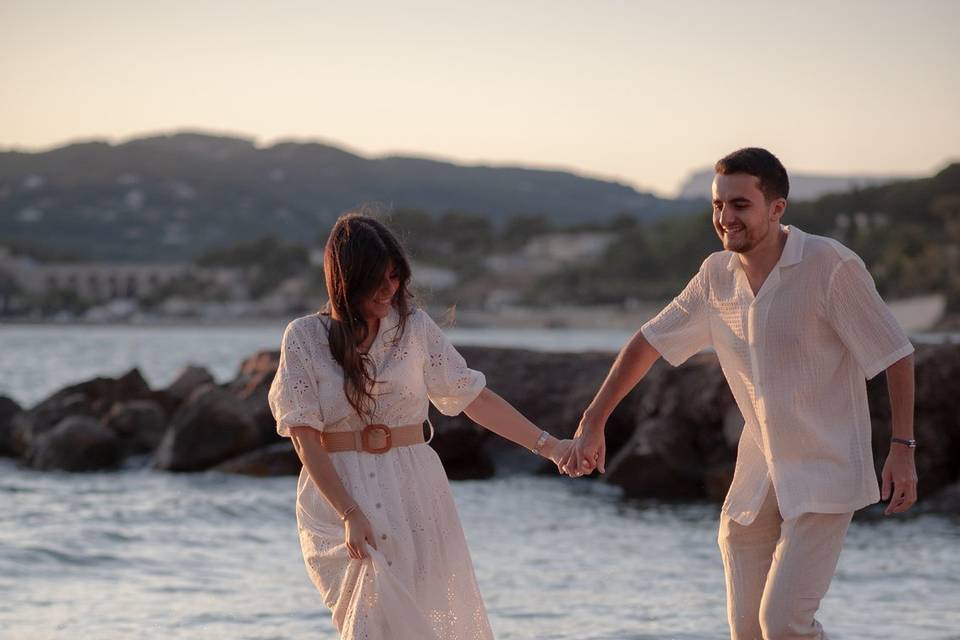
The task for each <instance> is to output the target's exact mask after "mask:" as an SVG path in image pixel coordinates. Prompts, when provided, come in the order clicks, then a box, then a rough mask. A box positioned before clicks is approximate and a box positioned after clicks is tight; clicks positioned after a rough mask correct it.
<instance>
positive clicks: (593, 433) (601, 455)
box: [558, 416, 607, 478]
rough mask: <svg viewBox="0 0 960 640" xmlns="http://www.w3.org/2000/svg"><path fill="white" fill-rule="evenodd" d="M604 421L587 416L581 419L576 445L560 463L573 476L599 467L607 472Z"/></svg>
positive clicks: (564, 470) (588, 472)
mask: <svg viewBox="0 0 960 640" xmlns="http://www.w3.org/2000/svg"><path fill="white" fill-rule="evenodd" d="M604 427H605V424H604V422H600V421H598V420H590V419H588V418H587V417H586V416H584V418H583V419H582V420H580V425H579V426H578V427H577V432H576V433H575V434H574V438H575V439H576V440H575V442H576V445H575V446H574V447H573V449H572V450H571V451H570V453H569V454H568V455H567V456H566V457H565V459H564V460H561V461H560V464H559V465H558V466H559V467H560V469H561V470H562V471H563V472H564V473H566V474H567V475H568V476H570V477H571V478H577V477H579V476H583V475H589V474H590V473H593V470H594V469H599V470H600V473H604V472H606V462H607V443H606V438H605V437H604Z"/></svg>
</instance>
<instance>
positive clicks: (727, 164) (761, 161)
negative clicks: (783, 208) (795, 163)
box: [713, 147, 790, 202]
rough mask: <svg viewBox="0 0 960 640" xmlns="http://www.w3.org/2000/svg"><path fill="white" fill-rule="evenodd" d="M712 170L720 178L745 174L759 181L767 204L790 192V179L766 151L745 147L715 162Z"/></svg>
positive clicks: (779, 164)
mask: <svg viewBox="0 0 960 640" xmlns="http://www.w3.org/2000/svg"><path fill="white" fill-rule="evenodd" d="M713 170H714V171H716V172H717V173H719V174H720V175H722V176H729V175H733V174H735V173H745V174H747V175H750V176H756V177H757V178H759V180H760V191H762V192H763V196H764V197H765V198H766V199H767V202H770V201H772V200H776V199H777V198H783V199H784V200H786V198H787V194H788V193H789V192H790V179H789V178H788V177H787V170H786V169H784V168H783V164H781V163H780V160H778V159H777V156H775V155H773V154H772V153H770V152H769V151H767V150H766V149H761V148H759V147H745V148H743V149H737V150H736V151H734V152H733V153H731V154H729V155H727V156H725V157H723V158H721V159H720V160H717V164H715V165H714V167H713Z"/></svg>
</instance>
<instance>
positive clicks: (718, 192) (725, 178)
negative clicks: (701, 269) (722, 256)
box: [713, 173, 786, 253]
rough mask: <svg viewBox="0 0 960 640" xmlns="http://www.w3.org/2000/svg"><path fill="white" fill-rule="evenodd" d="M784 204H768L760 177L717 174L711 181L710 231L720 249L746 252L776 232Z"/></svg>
mask: <svg viewBox="0 0 960 640" xmlns="http://www.w3.org/2000/svg"><path fill="white" fill-rule="evenodd" d="M785 206H786V201H785V200H784V199H783V198H778V199H776V200H774V201H773V202H770V203H767V200H766V198H765V197H764V195H763V192H762V191H760V178H758V177H756V176H751V175H748V174H745V173H734V174H732V175H721V174H717V175H716V176H714V178H713V228H714V229H715V230H716V232H717V235H718V236H720V241H721V242H723V248H724V249H726V250H727V251H734V252H736V253H747V252H748V251H750V250H751V249H753V248H755V247H756V246H757V245H759V244H760V243H762V242H763V240H764V239H765V238H767V236H768V235H769V233H770V230H771V228H773V229H776V228H777V225H779V222H780V216H781V215H782V214H783V209H784V207H785Z"/></svg>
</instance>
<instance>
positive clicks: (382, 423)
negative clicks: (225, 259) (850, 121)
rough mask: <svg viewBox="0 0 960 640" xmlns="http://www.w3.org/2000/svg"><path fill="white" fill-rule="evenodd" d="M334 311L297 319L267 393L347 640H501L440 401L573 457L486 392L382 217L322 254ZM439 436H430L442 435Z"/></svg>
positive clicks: (306, 548) (337, 236) (344, 223)
mask: <svg viewBox="0 0 960 640" xmlns="http://www.w3.org/2000/svg"><path fill="white" fill-rule="evenodd" d="M324 272H325V277H326V285H327V293H328V295H329V298H330V302H329V303H328V305H327V306H326V307H325V308H324V310H323V311H322V312H320V313H318V314H314V315H310V316H305V317H303V318H298V319H297V320H294V321H293V322H291V323H290V324H289V325H288V326H287V329H286V331H285V332H284V335H283V345H282V347H281V352H280V365H279V368H278V370H277V375H276V377H275V378H274V380H273V384H272V385H271V387H270V394H269V400H270V408H271V410H272V411H273V415H274V417H275V418H276V420H277V431H278V432H279V433H280V435H283V436H289V437H291V438H292V439H293V444H294V447H295V449H296V451H297V454H298V455H299V456H300V459H301V460H302V461H303V470H302V471H301V473H300V480H299V482H298V486H297V523H298V526H299V530H300V544H301V548H302V550H303V557H304V561H305V563H306V566H307V571H308V573H309V574H310V578H311V580H312V581H313V582H314V584H315V585H316V587H317V589H319V591H320V593H321V594H322V596H323V599H324V602H325V604H326V605H327V606H328V607H329V608H330V610H331V611H332V614H333V622H334V624H335V625H336V627H337V629H338V630H339V631H340V634H341V638H349V639H358V638H364V639H372V640H377V639H382V640H406V639H408V638H409V639H410V640H425V639H434V640H446V639H454V638H456V639H461V638H471V639H473V638H492V637H493V634H492V632H491V630H490V625H489V622H488V621H487V615H486V611H485V609H484V606H483V600H482V599H481V597H480V592H479V590H478V588H477V583H476V578H475V576H474V572H473V564H472V562H471V560H470V555H469V552H468V551H467V545H466V540H465V539H464V535H463V530H462V529H461V526H460V520H459V518H458V516H457V511H456V507H455V506H454V502H453V499H452V496H451V493H450V486H449V483H448V481H447V477H446V475H445V473H444V471H443V467H442V466H441V464H440V460H439V458H438V457H437V455H436V453H434V451H433V449H431V448H430V447H429V446H428V445H426V444H424V438H423V422H424V421H425V420H426V419H427V409H428V403H429V402H433V404H434V405H435V406H436V407H437V409H439V410H440V411H441V412H442V413H444V414H446V415H456V414H458V413H460V412H461V411H462V412H465V413H466V414H467V415H468V416H469V417H470V418H471V419H473V420H474V421H476V422H477V423H479V424H480V425H482V426H484V427H486V428H488V429H490V430H491V431H494V432H496V433H499V434H500V435H502V436H504V437H506V438H508V439H510V440H512V441H513V442H516V443H518V444H520V445H522V446H525V447H527V448H529V449H531V450H534V451H536V452H537V453H539V454H540V455H543V456H545V457H548V458H550V459H551V460H552V461H554V462H555V463H557V462H558V461H559V460H560V458H561V457H562V456H563V455H564V454H566V453H568V452H569V451H570V449H571V448H572V445H571V443H570V442H569V441H563V442H560V441H558V440H557V439H555V438H553V437H552V436H549V435H548V434H546V432H544V431H542V430H541V429H538V428H537V427H535V426H534V425H533V424H531V423H530V422H529V421H528V420H526V419H525V418H524V417H523V416H522V415H520V413H518V412H517V411H516V410H515V409H514V408H513V407H512V406H511V405H509V404H508V403H507V402H506V401H504V400H503V399H502V398H500V397H499V396H497V395H496V394H495V393H493V392H492V391H490V390H489V389H486V388H485V379H484V376H483V374H482V373H479V372H477V371H473V370H471V369H469V368H467V365H466V363H465V362H464V360H463V358H462V357H461V356H460V354H459V353H457V351H456V350H455V349H454V348H453V346H452V345H451V344H450V342H449V340H447V338H446V337H445V336H444V335H443V333H442V332H441V331H440V329H439V328H438V327H437V325H436V324H435V323H434V322H433V321H432V320H431V319H430V317H429V316H428V315H427V314H426V313H424V312H423V311H422V310H419V309H415V308H412V307H411V304H410V297H411V296H410V293H409V291H408V288H407V287H408V284H409V281H410V265H409V262H408V261H407V258H406V256H405V255H404V253H403V250H402V249H401V248H400V244H399V243H398V242H397V240H396V238H394V236H393V235H392V234H391V233H390V232H389V231H388V230H387V228H386V227H384V226H383V225H382V224H381V223H380V222H378V221H376V220H375V219H372V218H369V217H366V216H361V215H357V214H348V215H345V216H342V217H341V218H340V219H339V220H338V221H337V223H336V224H335V225H334V227H333V230H332V231H331V232H330V237H329V239H328V241H327V245H326V249H325V254H324ZM431 433H432V427H431Z"/></svg>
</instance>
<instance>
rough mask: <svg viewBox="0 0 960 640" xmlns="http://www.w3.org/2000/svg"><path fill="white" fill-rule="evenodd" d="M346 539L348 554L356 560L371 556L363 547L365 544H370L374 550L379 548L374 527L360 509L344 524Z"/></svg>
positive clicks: (348, 517)
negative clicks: (374, 535) (374, 534)
mask: <svg viewBox="0 0 960 640" xmlns="http://www.w3.org/2000/svg"><path fill="white" fill-rule="evenodd" d="M344 538H345V539H346V543H347V553H349V554H350V557H351V558H354V559H355V560H360V559H362V558H366V557H368V556H369V555H370V554H369V553H367V550H366V548H365V547H364V546H363V543H364V542H367V543H369V545H370V546H371V547H373V548H374V549H376V548H377V543H376V541H375V540H374V537H373V527H371V526H370V521H369V520H367V516H365V515H363V512H362V511H360V509H355V510H354V511H352V512H351V513H350V515H348V516H347V519H346V521H345V522H344Z"/></svg>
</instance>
